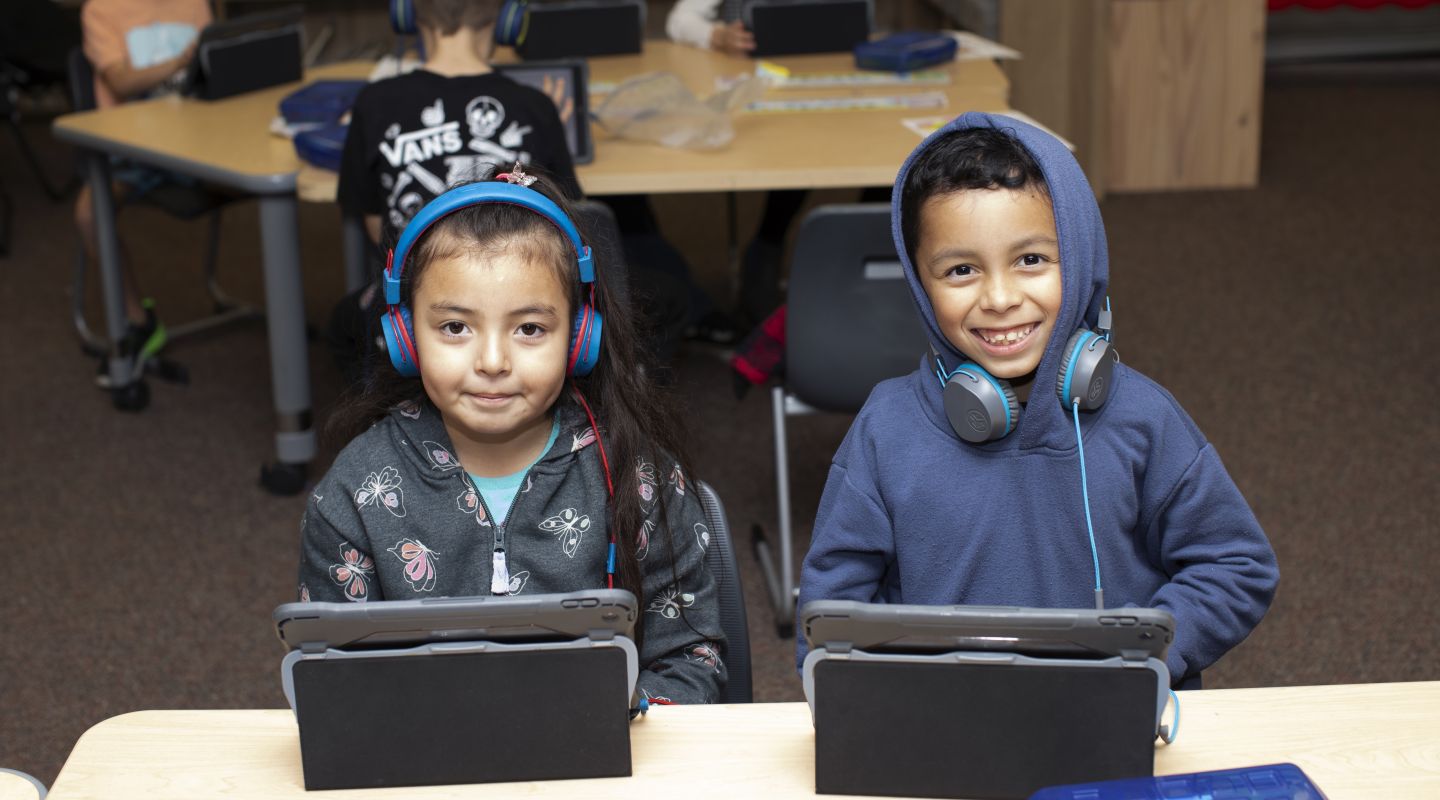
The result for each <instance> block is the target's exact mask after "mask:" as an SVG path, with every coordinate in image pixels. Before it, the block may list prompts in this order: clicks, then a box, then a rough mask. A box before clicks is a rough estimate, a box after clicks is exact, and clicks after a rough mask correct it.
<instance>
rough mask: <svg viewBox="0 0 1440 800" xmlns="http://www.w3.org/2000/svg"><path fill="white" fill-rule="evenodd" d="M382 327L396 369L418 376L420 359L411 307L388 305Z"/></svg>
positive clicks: (408, 375) (403, 373)
mask: <svg viewBox="0 0 1440 800" xmlns="http://www.w3.org/2000/svg"><path fill="white" fill-rule="evenodd" d="M380 329H381V330H382V331H384V332H385V351H386V352H387V353H389V354H390V363H391V364H394V365H395V371H396V372H398V373H400V374H401V375H403V376H404V377H406V378H415V377H418V376H419V375H420V359H419V357H418V356H417V355H416V354H415V327H414V323H413V322H412V321H411V319H410V307H409V306H389V307H387V308H386V310H385V313H384V314H383V315H382V316H381V317H380Z"/></svg>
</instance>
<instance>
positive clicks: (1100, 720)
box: [800, 600, 1175, 798]
mask: <svg viewBox="0 0 1440 800" xmlns="http://www.w3.org/2000/svg"><path fill="white" fill-rule="evenodd" d="M800 618H801V624H802V626H803V627H804V630H805V637H806V640H807V641H808V642H809V644H810V653H809V654H808V655H807V656H806V658H805V662H804V665H803V667H802V670H801V672H802V680H803V683H804V690H805V698H806V700H807V701H808V702H809V704H810V712H811V715H812V719H813V721H814V723H815V785H816V791H817V792H820V793H822V794H831V793H833V794H870V795H906V796H920V797H985V798H989V797H996V798H1005V797H1027V796H1029V794H1030V793H1031V792H1033V791H1035V790H1036V789H1039V788H1041V787H1043V786H1047V785H1055V784H1063V783H1076V782H1086V781H1093V780H1107V779H1111V778H1120V777H1137V776H1143V775H1151V774H1153V771H1154V763H1153V752H1152V750H1153V741H1154V738H1155V736H1156V734H1157V733H1158V732H1159V730H1160V721H1161V714H1162V713H1163V711H1164V708H1165V700H1166V698H1167V696H1168V694H1169V684H1170V675H1169V671H1168V670H1167V669H1166V667H1165V661H1164V658H1165V652H1166V650H1167V649H1168V647H1169V644H1170V642H1171V641H1172V639H1173V636H1174V634H1173V632H1174V628H1175V623H1174V619H1173V618H1172V617H1171V616H1170V614H1169V613H1167V612H1164V611H1160V610H1156V609H1140V608H1129V609H1110V610H1099V611H1097V610H1088V609H1036V608H1019V607H995V606H914V605H884V604H869V603H859V602H854V601H838V600H822V601H816V602H812V603H808V604H806V606H805V608H804V609H802V610H801V614H800ZM1152 702H1153V706H1152V705H1151V703H1152ZM879 729H883V730H885V731H886V732H887V733H886V734H885V735H883V736H881V735H879V734H878V730H879Z"/></svg>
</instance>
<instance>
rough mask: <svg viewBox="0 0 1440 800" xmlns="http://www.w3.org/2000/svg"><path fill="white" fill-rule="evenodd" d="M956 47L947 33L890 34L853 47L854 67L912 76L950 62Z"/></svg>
mask: <svg viewBox="0 0 1440 800" xmlns="http://www.w3.org/2000/svg"><path fill="white" fill-rule="evenodd" d="M957 47H958V45H957V44H956V43H955V37H953V36H951V35H949V34H946V33H925V32H922V31H909V32H906V33H893V34H891V35H889V36H886V37H884V38H882V39H876V40H875V41H873V42H861V43H860V44H857V45H855V66H856V68H857V69H868V70H876V71H880V72H914V71H915V70H917V69H924V68H925V67H929V66H934V65H935V64H943V63H945V62H946V61H951V60H953V59H954V58H955V51H956V49H957Z"/></svg>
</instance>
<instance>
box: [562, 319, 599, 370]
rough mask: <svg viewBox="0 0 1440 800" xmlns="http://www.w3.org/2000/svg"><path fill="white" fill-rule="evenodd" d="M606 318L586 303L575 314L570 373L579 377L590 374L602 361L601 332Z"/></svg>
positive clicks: (571, 337)
mask: <svg viewBox="0 0 1440 800" xmlns="http://www.w3.org/2000/svg"><path fill="white" fill-rule="evenodd" d="M604 326H605V319H604V317H602V316H601V315H600V312H599V311H596V310H595V307H594V306H592V305H590V304H589V303H586V304H584V305H582V306H580V311H579V312H577V313H576V314H575V325H574V327H573V328H572V329H571V332H570V360H569V373H570V374H571V375H573V376H575V377H577V378H579V377H584V376H586V375H589V374H590V371H591V370H593V369H595V365H596V364H598V363H600V333H601V329H602V328H604Z"/></svg>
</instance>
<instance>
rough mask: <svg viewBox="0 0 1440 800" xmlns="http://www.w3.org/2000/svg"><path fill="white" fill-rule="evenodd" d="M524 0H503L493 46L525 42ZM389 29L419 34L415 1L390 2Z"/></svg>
mask: <svg viewBox="0 0 1440 800" xmlns="http://www.w3.org/2000/svg"><path fill="white" fill-rule="evenodd" d="M527 12H528V9H526V7H525V0H505V3H504V4H502V5H501V6H500V15H499V17H498V18H496V20H495V44H504V45H517V44H521V43H523V42H524V41H525V31H526V28H527V27H528V23H529V21H530V15H529V13H527ZM390 27H391V28H392V29H394V31H395V32H396V33H398V34H400V35H402V36H414V35H415V34H417V33H419V32H420V28H419V26H417V25H416V24H415V0H390Z"/></svg>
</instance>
